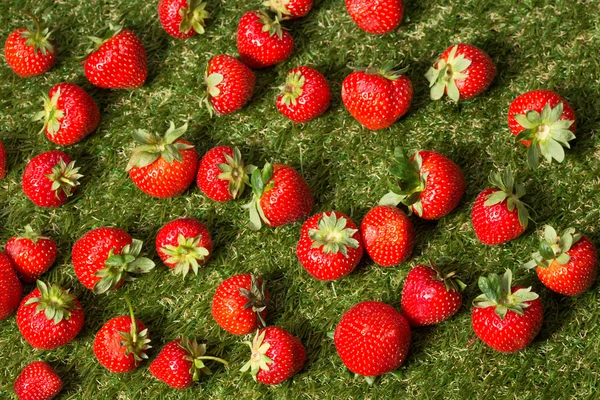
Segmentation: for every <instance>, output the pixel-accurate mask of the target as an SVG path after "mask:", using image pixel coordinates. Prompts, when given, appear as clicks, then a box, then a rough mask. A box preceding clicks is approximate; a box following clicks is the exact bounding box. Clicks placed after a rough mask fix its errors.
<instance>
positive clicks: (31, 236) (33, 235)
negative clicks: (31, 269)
mask: <svg viewBox="0 0 600 400" xmlns="http://www.w3.org/2000/svg"><path fill="white" fill-rule="evenodd" d="M17 239H19V240H21V239H28V240H31V241H32V242H33V243H34V244H35V243H37V241H38V240H40V239H46V240H49V239H50V238H49V237H46V236H42V234H41V233H40V232H37V231H34V230H33V228H32V227H31V225H29V224H27V225H25V229H24V231H23V233H21V234H20V235H19V236H18V237H17Z"/></svg>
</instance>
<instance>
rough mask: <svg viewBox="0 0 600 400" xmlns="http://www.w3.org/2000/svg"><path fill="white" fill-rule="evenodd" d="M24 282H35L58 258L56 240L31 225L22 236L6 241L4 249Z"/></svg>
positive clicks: (27, 226)
mask: <svg viewBox="0 0 600 400" xmlns="http://www.w3.org/2000/svg"><path fill="white" fill-rule="evenodd" d="M4 251H5V252H6V255H7V256H8V257H9V258H10V260H11V261H12V263H13V266H14V267H15V271H16V272H17V274H18V275H19V277H20V278H21V280H22V281H23V282H27V283H32V282H35V281H36V280H37V279H38V278H39V277H40V276H42V275H43V274H44V273H45V272H46V271H48V270H49V269H50V267H51V266H52V264H54V260H56V242H55V241H54V240H52V239H50V238H49V237H45V236H41V235H40V234H39V232H35V231H34V230H33V228H32V227H31V225H26V226H25V232H24V233H23V234H22V235H21V236H14V237H12V238H10V239H9V240H8V242H6V247H5V249H4Z"/></svg>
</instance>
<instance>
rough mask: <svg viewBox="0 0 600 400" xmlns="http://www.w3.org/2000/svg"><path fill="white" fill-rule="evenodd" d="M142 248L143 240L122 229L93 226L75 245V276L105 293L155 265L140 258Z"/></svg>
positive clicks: (83, 282)
mask: <svg viewBox="0 0 600 400" xmlns="http://www.w3.org/2000/svg"><path fill="white" fill-rule="evenodd" d="M141 251H142V241H141V240H137V239H132V238H131V236H129V234H128V233H127V232H125V231H124V230H122V229H119V228H96V229H92V230H91V231H89V232H87V233H86V234H84V235H83V236H82V237H80V238H79V239H78V240H77V241H76V242H75V244H74V245H73V252H72V260H73V268H74V269H75V275H77V279H79V281H80V282H81V283H82V284H83V286H85V287H86V288H88V289H90V290H93V291H94V293H96V294H98V293H105V292H107V291H109V290H111V289H115V288H117V287H119V286H121V285H122V284H123V283H124V282H125V281H132V280H134V279H135V276H134V275H137V274H142V273H147V272H150V270H152V269H153V268H154V262H153V261H152V260H150V259H148V258H146V257H139V254H140V252H141Z"/></svg>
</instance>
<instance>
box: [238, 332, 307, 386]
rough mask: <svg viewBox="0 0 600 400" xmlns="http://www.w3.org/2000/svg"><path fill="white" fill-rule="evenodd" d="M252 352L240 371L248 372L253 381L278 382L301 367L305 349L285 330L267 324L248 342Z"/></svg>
mask: <svg viewBox="0 0 600 400" xmlns="http://www.w3.org/2000/svg"><path fill="white" fill-rule="evenodd" d="M244 343H245V344H247V345H248V346H250V351H252V355H251V357H250V360H249V361H248V362H247V363H246V364H244V366H243V367H242V369H241V371H242V372H246V371H250V374H251V375H252V378H254V380H255V381H258V382H260V383H264V384H265V385H278V384H280V383H281V382H284V381H287V380H288V379H290V378H291V377H292V376H294V375H296V374H297V373H298V371H300V370H301V369H302V367H303V366H304V361H306V349H305V348H304V346H303V345H302V342H300V340H299V339H298V338H297V337H295V336H293V335H292V334H290V333H289V332H287V331H286V330H285V329H282V328H279V327H276V326H270V327H268V328H264V329H261V330H260V331H257V332H256V336H255V337H254V339H253V340H252V343H250V342H244Z"/></svg>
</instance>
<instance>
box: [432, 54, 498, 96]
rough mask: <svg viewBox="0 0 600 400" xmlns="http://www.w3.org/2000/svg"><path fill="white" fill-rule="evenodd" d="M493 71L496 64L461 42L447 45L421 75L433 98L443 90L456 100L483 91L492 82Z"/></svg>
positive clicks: (494, 74)
mask: <svg viewBox="0 0 600 400" xmlns="http://www.w3.org/2000/svg"><path fill="white" fill-rule="evenodd" d="M496 72H497V71H496V65H494V62H493V61H492V59H491V58H490V56H488V55H487V54H486V53H485V52H484V51H483V50H481V49H479V48H477V47H475V46H472V45H470V44H464V43H461V44H457V45H454V46H450V47H448V48H447V49H446V50H445V51H444V53H442V55H441V56H440V58H439V60H437V61H436V62H435V64H433V67H431V68H430V69H429V71H427V74H425V77H426V78H427V80H428V81H429V87H430V88H431V98H432V99H433V100H439V99H441V98H442V96H443V95H444V93H445V94H447V95H448V97H450V99H451V100H453V101H455V102H458V100H468V99H472V98H473V97H476V96H479V95H480V94H481V93H483V92H484V91H485V90H486V89H487V88H488V87H489V86H490V85H491V84H492V81H493V80H494V78H495V77H496Z"/></svg>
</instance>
